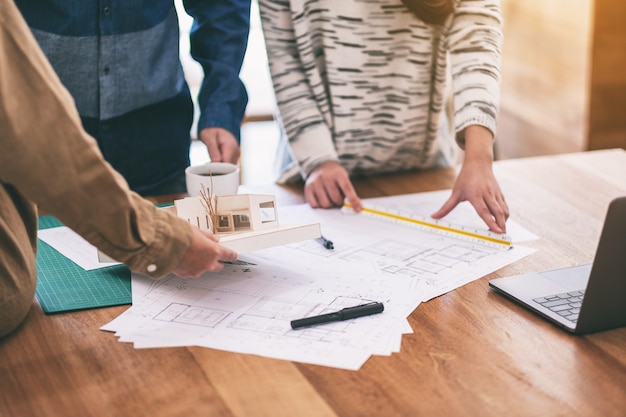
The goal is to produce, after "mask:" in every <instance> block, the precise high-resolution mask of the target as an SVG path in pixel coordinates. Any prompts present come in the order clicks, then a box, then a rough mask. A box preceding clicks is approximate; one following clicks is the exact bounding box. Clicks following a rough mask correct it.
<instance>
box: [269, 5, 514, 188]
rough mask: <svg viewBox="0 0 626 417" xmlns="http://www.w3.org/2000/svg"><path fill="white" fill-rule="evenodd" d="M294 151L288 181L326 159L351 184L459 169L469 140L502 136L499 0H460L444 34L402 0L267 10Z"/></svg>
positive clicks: (276, 80)
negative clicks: (478, 129) (470, 131)
mask: <svg viewBox="0 0 626 417" xmlns="http://www.w3.org/2000/svg"><path fill="white" fill-rule="evenodd" d="M259 6H260V11H261V20H262V25H263V31H264V35H265V42H266V47H267V51H268V56H269V62H270V73H271V75H272V82H273V84H274V90H275V93H276V98H277V102H278V108H279V112H280V114H279V116H280V120H281V126H282V128H283V130H284V136H285V137H286V139H287V143H286V144H285V146H286V150H287V151H288V154H289V156H290V157H291V159H293V161H292V163H291V164H290V165H289V166H287V167H286V169H285V171H284V173H283V176H282V178H281V181H283V182H284V181H288V180H290V179H294V178H297V177H299V176H302V177H304V178H306V177H307V176H308V174H309V173H310V172H311V170H312V169H313V168H315V167H316V166H317V165H319V164H320V163H322V162H324V161H328V160H336V161H339V162H340V163H341V164H342V165H343V166H344V167H345V168H346V169H347V171H348V172H349V173H350V175H351V176H357V175H365V174H374V173H384V172H397V171H403V170H412V169H424V168H429V167H433V166H435V165H437V164H438V163H441V161H442V156H443V157H444V158H443V160H444V161H447V162H448V163H450V162H451V161H452V160H453V157H454V154H455V152H456V150H458V147H457V146H456V144H455V138H456V142H457V143H458V144H459V146H460V147H461V148H462V147H463V146H464V138H463V131H464V129H465V128H466V127H467V126H469V125H482V126H485V127H486V128H488V129H490V130H491V132H492V133H494V135H495V129H496V115H497V111H498V101H499V94H500V90H499V80H500V69H499V68H500V47H501V41H502V32H501V24H502V19H501V14H500V5H499V1H498V0H458V1H457V7H456V10H455V13H454V14H453V15H452V16H450V17H449V18H448V20H447V21H446V23H445V24H444V25H442V26H441V27H433V26H428V25H426V24H424V23H423V22H422V21H420V20H419V19H418V18H417V17H416V16H415V15H414V14H412V13H411V12H410V11H409V10H408V9H407V8H406V7H405V6H404V5H403V4H402V2H401V1H400V0H378V1H372V0H259Z"/></svg>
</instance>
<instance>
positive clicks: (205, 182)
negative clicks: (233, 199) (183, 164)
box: [185, 162, 240, 196]
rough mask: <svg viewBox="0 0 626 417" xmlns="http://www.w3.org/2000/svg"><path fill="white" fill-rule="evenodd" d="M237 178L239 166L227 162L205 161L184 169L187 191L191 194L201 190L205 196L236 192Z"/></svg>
mask: <svg viewBox="0 0 626 417" xmlns="http://www.w3.org/2000/svg"><path fill="white" fill-rule="evenodd" d="M239 178H240V173H239V167H238V166H237V165H235V164H231V163H228V162H207V163H206V164H203V165H195V166H190V167H187V169H185V179H186V182H187V193H188V194H189V195H191V196H198V195H200V191H201V190H203V191H204V192H205V193H206V195H207V196H217V195H233V194H237V190H238V189H239Z"/></svg>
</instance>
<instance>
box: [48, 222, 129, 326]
mask: <svg viewBox="0 0 626 417" xmlns="http://www.w3.org/2000/svg"><path fill="white" fill-rule="evenodd" d="M58 226H63V224H62V223H61V222H60V221H59V220H58V219H57V218H56V217H53V216H39V229H48V228H50V227H58ZM37 243H38V246H37V291H36V295H37V299H38V300H39V303H40V304H41V307H42V308H43V311H44V312H45V313H46V314H53V313H61V312H64V311H72V310H83V309H89V308H98V307H109V306H116V305H122V304H130V303H131V301H132V293H131V289H130V270H129V269H128V267H126V266H125V265H114V266H108V267H105V268H100V269H94V270H91V271H85V270H84V269H83V268H81V267H80V266H78V265H76V264H75V263H74V262H72V261H71V260H70V259H68V258H66V257H65V256H63V255H62V254H61V253H60V252H58V251H57V250H56V249H54V248H53V247H52V246H50V245H48V244H47V243H46V242H44V241H42V240H38V242H37Z"/></svg>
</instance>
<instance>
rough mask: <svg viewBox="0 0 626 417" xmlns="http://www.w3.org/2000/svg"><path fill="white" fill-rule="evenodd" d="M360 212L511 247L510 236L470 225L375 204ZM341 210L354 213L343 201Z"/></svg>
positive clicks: (481, 242)
mask: <svg viewBox="0 0 626 417" xmlns="http://www.w3.org/2000/svg"><path fill="white" fill-rule="evenodd" d="M362 207H363V208H362V210H361V213H362V214H365V215H369V216H372V217H375V218H379V219H382V220H387V221H391V222H394V223H399V224H405V225H410V226H414V227H419V228H421V229H426V230H429V231H431V232H436V233H443V234H445V235H448V236H453V237H455V238H460V239H463V240H468V241H471V242H474V243H480V244H483V245H487V246H491V247H495V248H499V249H509V248H510V247H511V237H510V236H508V235H506V234H500V233H494V232H492V231H490V230H480V229H476V228H472V227H467V226H462V225H457V224H452V223H449V222H445V221H442V220H436V219H433V218H430V217H423V216H417V215H415V214H411V213H405V212H401V211H398V210H392V209H387V208H383V207H379V206H376V205H366V204H363V205H362ZM341 211H342V212H344V213H354V210H353V208H352V205H351V204H350V203H348V202H344V204H343V207H342V208H341Z"/></svg>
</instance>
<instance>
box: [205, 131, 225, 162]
mask: <svg viewBox="0 0 626 417" xmlns="http://www.w3.org/2000/svg"><path fill="white" fill-rule="evenodd" d="M203 142H204V143H205V144H206V147H207V150H208V151H209V157H210V158H211V161H213V162H224V160H223V156H222V151H221V148H220V145H219V143H218V142H217V138H216V137H215V136H212V137H211V138H207V139H203Z"/></svg>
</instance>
